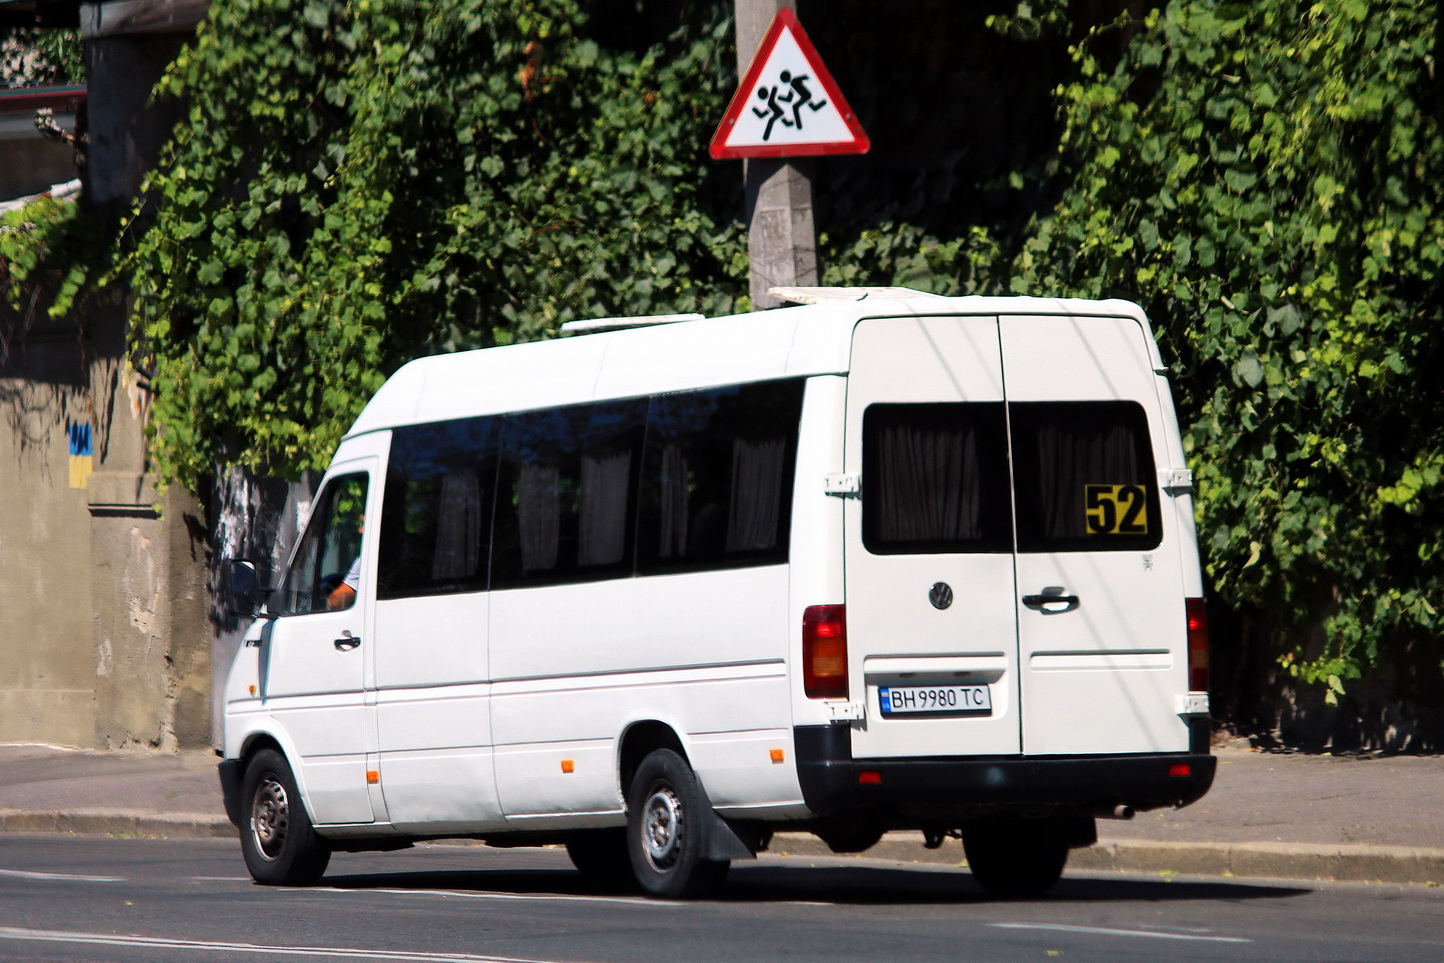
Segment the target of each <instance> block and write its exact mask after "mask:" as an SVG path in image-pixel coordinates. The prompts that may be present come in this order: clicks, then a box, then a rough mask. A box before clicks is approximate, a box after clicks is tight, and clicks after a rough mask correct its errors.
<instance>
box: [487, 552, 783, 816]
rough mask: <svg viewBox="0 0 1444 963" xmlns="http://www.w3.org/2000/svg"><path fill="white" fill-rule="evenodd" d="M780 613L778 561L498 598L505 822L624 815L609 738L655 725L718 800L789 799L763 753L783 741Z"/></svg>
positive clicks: (494, 630)
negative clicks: (662, 726) (668, 731)
mask: <svg viewBox="0 0 1444 963" xmlns="http://www.w3.org/2000/svg"><path fill="white" fill-rule="evenodd" d="M786 618H787V567H786V566H780V565H779V566H767V567H762V568H743V569H736V570H732V571H716V572H699V573H689V574H683V575H673V576H654V577H650V578H631V579H616V580H609V581H603V582H593V583H583V584H577V585H563V586H556V587H551V588H536V589H515V590H508V591H501V592H494V593H493V594H492V625H491V637H492V669H493V673H494V676H495V679H496V683H495V687H494V689H493V696H492V719H493V731H494V733H495V739H496V772H497V783H498V785H499V786H500V795H501V802H502V807H503V809H504V811H505V813H506V815H507V818H508V820H510V821H512V822H513V823H515V822H516V821H517V820H525V819H526V818H527V817H535V816H541V815H548V814H562V813H572V814H578V815H577V818H573V819H570V820H565V821H557V820H549V821H548V823H547V825H549V826H562V825H568V826H585V825H606V824H608V823H610V824H613V825H615V824H616V823H617V819H615V818H614V819H611V820H609V821H602V822H597V821H596V820H594V819H588V818H587V816H586V814H597V813H605V814H612V815H614V816H616V815H618V814H620V813H621V811H622V799H621V795H620V791H619V784H618V775H617V740H618V737H619V736H620V735H621V734H622V733H623V732H624V731H625V730H626V728H627V727H628V726H629V725H630V724H631V723H633V722H637V721H643V720H651V719H655V720H657V721H660V722H663V723H666V724H667V725H669V726H671V727H672V728H673V729H674V731H676V733H677V735H678V736H679V737H680V738H681V739H682V741H683V745H684V748H685V749H686V750H687V753H688V758H689V760H690V762H691V764H692V766H693V768H694V769H695V770H696V771H697V773H698V774H699V776H700V777H701V779H702V782H703V785H704V786H705V787H706V789H707V792H708V794H709V796H710V797H711V799H712V801H713V803H714V804H715V805H717V806H719V807H728V806H735V805H739V804H752V805H767V804H769V803H774V802H783V801H787V800H795V799H796V798H797V795H798V789H797V786H796V780H795V776H794V775H793V774H792V773H791V772H790V771H789V770H788V768H787V767H785V766H782V765H774V764H772V762H771V759H770V757H769V750H770V749H771V748H773V747H779V746H785V745H787V744H788V742H789V741H790V728H789V727H790V724H791V718H790V712H789V701H788V697H787V673H786V655H787V643H788V638H787V633H786V630H785V623H786ZM564 760H570V762H571V771H570V772H567V771H565V770H564V768H563V765H562V763H563V761H564Z"/></svg>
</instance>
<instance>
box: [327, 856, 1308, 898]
mask: <svg viewBox="0 0 1444 963" xmlns="http://www.w3.org/2000/svg"><path fill="white" fill-rule="evenodd" d="M322 885H325V886H330V887H334V888H336V889H355V890H366V889H391V890H417V891H428V890H453V891H459V892H485V893H499V894H515V895H521V896H529V895H547V896H571V897H635V898H637V899H641V898H642V897H641V896H640V895H638V894H637V892H636V890H635V888H634V887H631V886H624V885H620V884H618V885H609V884H604V883H599V882H597V881H595V880H591V879H588V878H587V877H584V876H582V875H581V874H580V873H578V872H575V871H573V870H570V869H496V870H462V871H457V870H432V871H420V872H400V873H395V872H390V873H366V874H359V873H353V874H349V875H337V876H327V877H326V879H325V880H324V881H323V884H322ZM1309 892H1311V890H1309V889H1306V888H1302V887H1290V886H1280V885H1277V884H1267V883H1239V882H1229V881H1219V882H1214V881H1210V880H1198V879H1190V880H1178V881H1174V882H1170V881H1168V880H1165V879H1159V880H1149V879H1136V878H1133V879H1128V878H1117V879H1108V878H1097V877H1067V876H1065V877H1064V878H1063V880H1062V881H1061V882H1060V883H1059V884H1058V885H1057V886H1056V887H1055V888H1054V889H1053V890H1052V891H1051V892H1050V893H1048V894H1047V895H1046V896H1043V897H1041V898H1039V899H1038V900H1029V901H1027V902H1044V903H1048V902H1060V901H1066V902H1079V903H1082V902H1180V901H1186V900H1207V901H1215V900H1254V899H1280V898H1284V897H1292V896H1302V895H1304V894H1306V893H1309ZM718 900H719V901H720V902H729V903H787V902H809V903H832V904H840V905H874V906H875V905H929V904H968V903H986V902H1001V901H1000V900H996V899H995V898H993V897H990V896H988V895H987V894H986V893H984V892H983V890H982V889H981V888H980V887H979V886H978V885H977V883H975V882H974V881H973V877H972V876H971V875H969V874H968V873H967V872H965V871H963V870H956V871H939V870H931V869H907V868H895V867H886V866H882V867H879V866H778V865H768V864H751V865H744V866H734V867H733V869H732V872H731V874H730V875H729V876H728V878H727V883H726V885H725V886H724V887H723V890H722V892H721V894H720V895H719V897H718Z"/></svg>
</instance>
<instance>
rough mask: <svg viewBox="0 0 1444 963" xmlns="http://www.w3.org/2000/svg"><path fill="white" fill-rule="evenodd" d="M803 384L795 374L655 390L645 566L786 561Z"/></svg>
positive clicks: (641, 545)
mask: <svg viewBox="0 0 1444 963" xmlns="http://www.w3.org/2000/svg"><path fill="white" fill-rule="evenodd" d="M802 391H803V382H802V381H801V380H800V379H798V380H788V381H772V382H761V383H758V384H749V385H737V386H732V387H727V388H715V389H710V390H706V391H687V392H679V393H676V394H667V395H658V396H657V397H654V398H653V399H652V404H651V408H650V410H649V412H648V415H647V450H646V454H645V457H644V459H643V469H642V478H643V481H642V515H641V520H640V523H639V525H638V560H637V561H638V564H637V568H638V573H639V574H643V575H647V574H657V573H664V572H680V571H694V570H698V569H707V568H725V567H730V566H741V565H765V564H774V563H779V562H785V561H787V548H788V536H789V531H790V522H791V518H790V516H791V510H792V483H793V473H794V467H795V464H796V461H797V431H798V424H799V422H800V420H801V417H802Z"/></svg>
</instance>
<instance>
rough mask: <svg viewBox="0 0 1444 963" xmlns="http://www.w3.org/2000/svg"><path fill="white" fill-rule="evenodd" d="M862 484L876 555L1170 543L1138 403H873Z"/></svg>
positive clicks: (867, 415)
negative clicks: (1166, 540) (1164, 535)
mask: <svg viewBox="0 0 1444 963" xmlns="http://www.w3.org/2000/svg"><path fill="white" fill-rule="evenodd" d="M1010 451H1011V456H1012V470H1011V472H1010V469H1009V454H1010ZM1010 480H1011V483H1012V484H1011V486H1010ZM862 488H863V497H862V502H863V512H862V516H863V517H862V525H863V544H864V545H865V546H866V548H867V550H868V551H870V552H872V553H873V554H877V555H898V554H966V553H997V552H1008V551H1011V550H1013V546H1014V544H1015V543H1016V546H1017V550H1018V551H1019V552H1084V551H1087V552H1094V551H1142V550H1147V549H1150V548H1154V547H1156V546H1157V545H1158V544H1159V542H1160V541H1161V540H1162V527H1161V524H1160V514H1159V501H1158V488H1157V477H1156V474H1155V472H1154V465H1153V455H1152V449H1151V446H1150V443H1149V436H1148V419H1147V416H1146V415H1145V413H1144V411H1143V408H1142V406H1140V405H1139V404H1137V403H1136V402H1132V401H1069V402H1015V403H1012V404H1009V405H1006V406H1005V405H1004V404H1003V403H1002V402H983V403H938V404H877V405H871V406H869V407H868V409H867V410H866V412H864V414H863V482H862ZM1015 522H1016V532H1015Z"/></svg>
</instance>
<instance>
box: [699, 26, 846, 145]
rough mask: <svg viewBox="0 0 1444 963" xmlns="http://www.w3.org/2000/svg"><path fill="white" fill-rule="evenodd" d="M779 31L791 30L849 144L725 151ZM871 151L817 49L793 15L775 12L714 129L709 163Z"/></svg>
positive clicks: (842, 142) (836, 142) (825, 143)
mask: <svg viewBox="0 0 1444 963" xmlns="http://www.w3.org/2000/svg"><path fill="white" fill-rule="evenodd" d="M783 30H791V31H792V37H793V39H794V40H796V41H797V46H798V48H799V49H800V50H801V51H802V56H803V58H804V59H806V60H807V65H808V66H809V67H811V68H812V71H813V74H814V76H815V77H816V79H817V82H818V83H819V84H821V85H822V89H823V92H824V93H826V94H827V96H828V99H829V102H830V103H832V104H833V105H834V106H836V107H837V110H838V113H840V114H841V115H842V120H843V123H845V124H847V129H848V130H849V131H851V132H852V140H849V141H837V140H834V141H822V142H818V143H813V144H776V145H773V144H753V145H748V146H742V147H727V146H726V143H725V142H726V140H727V135H728V134H729V133H731V131H732V128H733V127H734V126H736V124H737V119H738V118H739V117H741V116H742V111H743V110H745V109H746V108H747V105H748V103H750V101H751V98H750V97H749V94H751V92H752V90H753V88H755V87H756V86H757V82H758V81H759V80H761V78H762V70H763V68H764V67H766V66H767V61H768V60H769V59H771V57H772V48H773V47H775V46H777V41H778V39H779V38H780V37H781V36H782V31H783ZM871 147H872V141H871V140H869V139H868V136H867V133H866V132H864V131H863V129H862V124H861V123H859V122H858V119H857V114H855V113H853V110H852V107H850V106H849V105H848V103H847V98H846V97H844V96H842V91H841V90H839V89H838V87H837V82H836V81H835V80H833V79H832V74H831V73H830V72H829V71H828V69H827V67H826V66H825V65H824V64H823V62H822V58H821V57H820V56H818V54H817V48H816V47H814V46H813V45H812V40H811V38H809V37H808V36H807V31H806V30H804V29H802V23H801V22H800V21H799V20H798V19H797V14H796V13H794V12H793V11H792V10H791V9H789V8H787V7H783V8H782V9H781V10H779V11H777V16H775V17H773V18H772V25H771V26H770V27H768V28H767V34H766V35H765V36H764V37H763V38H762V43H761V44H759V45H758V47H757V52H756V53H755V54H753V55H752V63H750V64H749V65H748V66H747V72H746V73H745V74H744V75H743V76H742V82H741V83H740V84H738V85H737V92H736V93H735V94H733V95H732V102H731V103H730V104H728V105H727V112H726V113H725V114H723V115H722V122H721V123H720V124H718V125H717V132H716V133H715V134H713V135H712V143H711V144H710V145H708V147H707V153H709V154H711V155H712V159H713V160H735V159H737V158H746V157H815V156H820V155H824V154H866V153H867V152H868V150H869V149H871Z"/></svg>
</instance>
